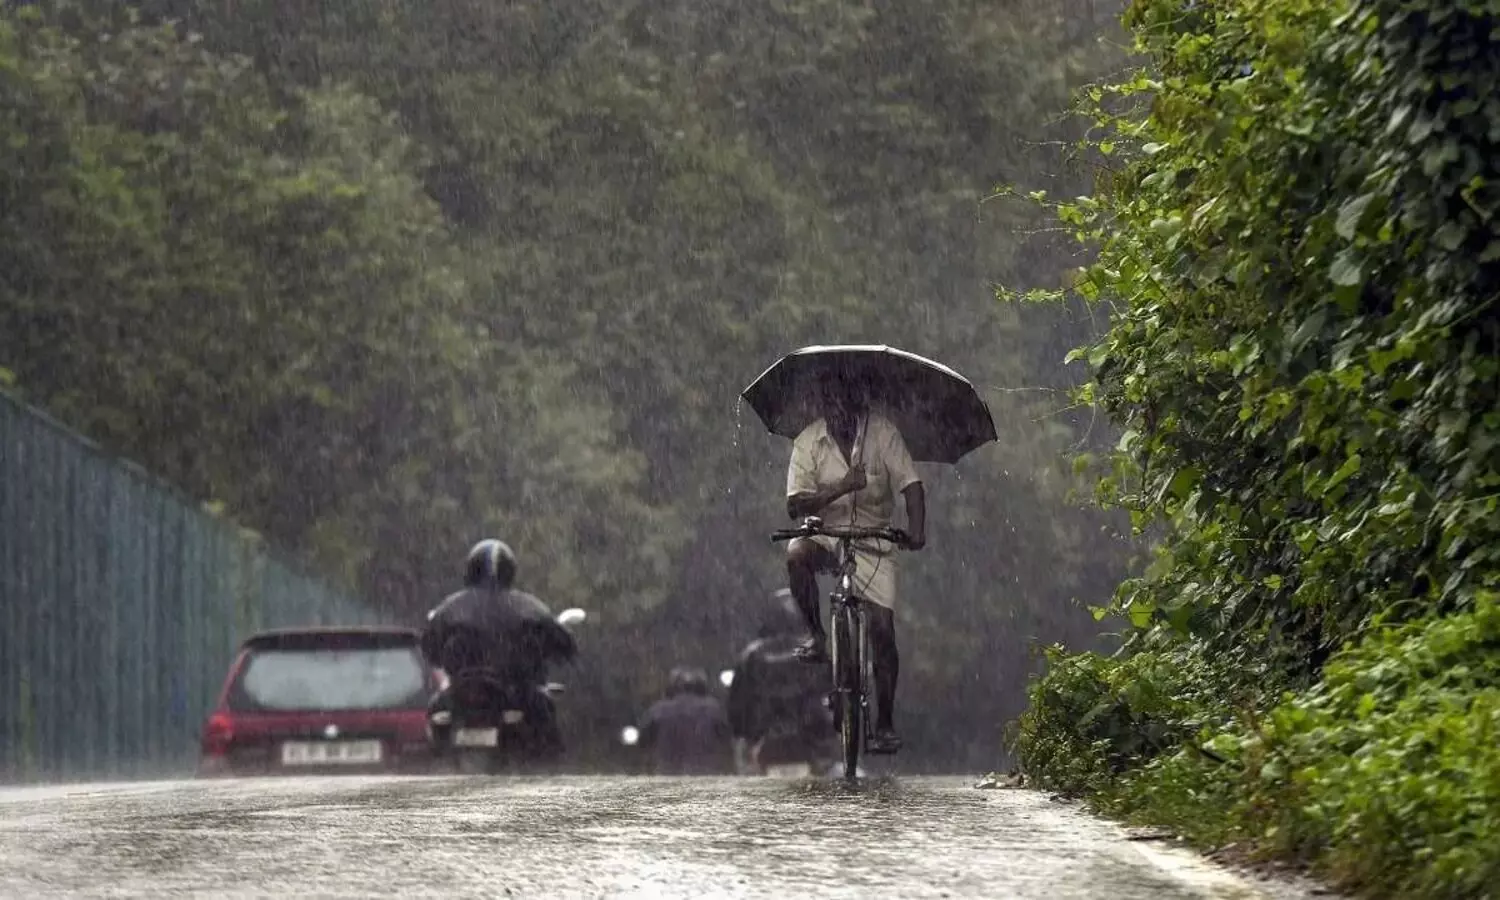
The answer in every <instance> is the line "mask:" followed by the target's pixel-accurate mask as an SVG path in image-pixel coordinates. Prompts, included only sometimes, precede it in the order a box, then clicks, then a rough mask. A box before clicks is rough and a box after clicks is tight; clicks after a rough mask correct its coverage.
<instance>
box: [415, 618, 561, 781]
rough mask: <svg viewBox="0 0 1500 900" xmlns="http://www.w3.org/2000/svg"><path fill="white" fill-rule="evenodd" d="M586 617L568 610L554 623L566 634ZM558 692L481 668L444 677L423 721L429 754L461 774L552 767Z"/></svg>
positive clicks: (557, 749)
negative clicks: (521, 683)
mask: <svg viewBox="0 0 1500 900" xmlns="http://www.w3.org/2000/svg"><path fill="white" fill-rule="evenodd" d="M586 618H587V613H585V612H584V611H583V610H581V609H577V608H570V609H565V610H563V611H562V612H561V613H559V614H558V615H557V623H558V624H559V625H561V626H563V627H564V628H569V629H571V628H572V627H573V626H575V625H578V624H579V623H581V622H583V621H584V620H585V619H586ZM564 691H565V687H564V686H563V685H562V684H559V683H557V682H548V683H547V684H543V685H534V684H531V685H517V684H514V683H512V682H509V681H507V680H504V679H501V678H498V677H496V676H495V675H494V674H493V673H490V672H487V671H485V670H481V669H475V670H469V671H466V672H457V673H452V674H451V675H446V674H445V675H444V676H443V680H442V684H441V685H440V687H439V691H438V697H437V699H436V700H435V702H434V704H433V707H432V708H431V709H430V710H429V713H428V717H427V735H428V740H429V741H430V743H431V744H432V748H433V753H434V755H435V756H436V757H437V758H438V759H439V760H448V761H450V762H451V764H452V766H453V768H454V770H455V771H457V772H459V773H461V774H499V773H501V772H505V771H516V770H520V769H525V768H533V767H539V766H546V765H548V764H550V763H554V762H556V760H557V759H558V757H560V756H561V754H562V735H561V733H560V731H559V730H558V726H557V712H556V705H555V703H554V698H556V697H557V696H559V695H560V694H562V693H563V692H564Z"/></svg>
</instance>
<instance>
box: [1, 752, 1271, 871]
mask: <svg viewBox="0 0 1500 900" xmlns="http://www.w3.org/2000/svg"><path fill="white" fill-rule="evenodd" d="M173 893H178V894H184V893H190V894H195V895H203V894H212V895H214V896H267V895H288V894H297V895H301V896H309V895H312V896H324V897H329V896H360V897H363V896H372V895H377V894H381V895H388V896H389V895H393V894H399V895H402V896H414V895H424V894H426V895H438V894H442V895H448V896H452V895H454V894H467V895H476V896H479V895H482V896H507V895H509V896H569V897H595V896H607V897H619V896H641V897H647V896H650V897H685V896H691V897H701V896H705V895H712V896H723V897H772V896H777V897H781V896H789V895H796V894H802V895H805V896H825V897H836V896H843V897H872V896H880V897H888V896H900V897H920V896H927V897H960V896H964V897H970V896H982V897H1015V898H1033V897H1034V898H1043V897H1046V898H1067V897H1104V898H1109V900H1133V898H1153V900H1157V898H1162V900H1165V898H1179V897H1181V898H1187V897H1254V896H1260V894H1258V893H1256V892H1254V891H1251V890H1250V889H1249V887H1248V886H1247V885H1246V884H1245V883H1244V882H1240V881H1238V879H1234V878H1231V877H1230V876H1227V875H1224V874H1222V873H1220V872H1218V871H1217V870H1214V869H1210V868H1208V867H1206V866H1203V865H1199V864H1197V863H1195V862H1193V861H1192V860H1191V858H1190V857H1188V856H1186V854H1175V853H1170V852H1167V851H1163V850H1162V849H1160V848H1159V847H1158V848H1155V849H1152V848H1149V847H1146V846H1145V845H1143V844H1140V843H1135V842H1130V841H1126V840H1123V839H1122V837H1121V832H1120V830H1119V829H1118V828H1116V827H1115V826H1113V825H1111V824H1109V823H1105V822H1100V821H1098V820H1095V819H1092V818H1089V817H1088V816H1086V815H1084V814H1082V813H1080V812H1078V811H1077V810H1075V809H1073V808H1071V807H1068V806H1064V805H1061V804H1057V803H1053V802H1051V801H1049V800H1048V799H1047V798H1046V797H1045V796H1043V795H1041V794H1037V793H1033V792H1030V791H1007V790H1000V791H978V790H974V789H973V788H972V787H971V786H970V782H968V781H964V780H958V779H916V778H913V779H902V780H900V781H885V782H874V783H871V784H867V785H863V786H860V787H845V786H843V785H842V784H839V783H836V782H798V781H774V780H769V779H723V780H702V779H699V780H694V779H682V780H672V779H623V778H558V779H531V780H527V779H515V780H506V779H485V778H472V779H464V778H406V779H400V778H317V779H296V780H293V779H274V780H272V779H267V780H243V781H226V782H187V783H183V782H178V783H156V784H136V785H99V786H69V787H53V788H25V789H13V790H5V791H0V894H4V895H5V896H24V897H37V896H49V895H51V896H57V895H62V894H67V895H74V896H76V895H78V894H91V895H101V894H108V895H110V896H122V895H127V896H153V897H155V896H163V895H169V894H173Z"/></svg>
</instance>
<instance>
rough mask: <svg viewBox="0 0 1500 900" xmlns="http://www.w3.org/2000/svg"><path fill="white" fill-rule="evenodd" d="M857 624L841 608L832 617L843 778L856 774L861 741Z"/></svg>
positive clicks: (856, 775) (861, 722)
mask: <svg viewBox="0 0 1500 900" xmlns="http://www.w3.org/2000/svg"><path fill="white" fill-rule="evenodd" d="M858 629H859V624H858V623H857V622H856V621H855V619H854V614H853V612H851V611H850V610H848V609H845V608H842V607H840V608H839V609H837V610H836V611H835V612H834V618H833V688H834V696H835V697H837V698H838V711H839V744H840V748H841V749H842V750H843V757H844V778H845V779H847V780H849V781H853V780H854V779H855V778H856V777H858V775H859V751H860V749H861V746H862V744H863V743H864V741H863V739H864V734H865V732H864V721H863V719H864V706H863V704H862V703H861V702H860V701H861V699H862V698H861V697H860V677H859V672H860V665H861V663H862V662H863V661H862V660H861V659H860V658H859V642H858V641H856V640H855V636H856V635H858V633H859V630H858Z"/></svg>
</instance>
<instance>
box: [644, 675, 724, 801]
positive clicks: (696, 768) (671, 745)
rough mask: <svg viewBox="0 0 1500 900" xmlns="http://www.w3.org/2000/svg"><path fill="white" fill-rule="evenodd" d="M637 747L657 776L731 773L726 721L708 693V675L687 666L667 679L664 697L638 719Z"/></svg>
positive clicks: (715, 699) (722, 709) (719, 707)
mask: <svg viewBox="0 0 1500 900" xmlns="http://www.w3.org/2000/svg"><path fill="white" fill-rule="evenodd" d="M640 744H641V747H642V748H643V749H645V750H647V751H648V752H649V753H651V755H652V758H653V768H654V771H655V772H656V774H658V775H726V774H729V773H730V772H732V763H733V756H732V753H731V746H730V734H729V720H728V719H727V718H726V717H725V715H724V706H723V704H721V703H720V702H719V700H718V698H717V697H714V696H712V695H710V694H709V692H708V675H707V673H705V672H704V671H703V670H702V669H698V668H692V667H688V666H678V667H676V668H674V669H673V670H672V672H671V674H670V675H669V676H668V686H667V695H666V696H665V697H663V698H662V699H660V700H658V701H656V703H654V704H652V705H651V708H650V709H648V710H646V715H645V716H644V718H643V719H642V720H641V727H640Z"/></svg>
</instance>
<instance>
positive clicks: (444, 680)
mask: <svg viewBox="0 0 1500 900" xmlns="http://www.w3.org/2000/svg"><path fill="white" fill-rule="evenodd" d="M448 684H449V680H448V673H447V672H444V671H443V670H442V669H433V670H432V686H433V687H434V688H436V689H438V690H440V691H446V690H447V689H448Z"/></svg>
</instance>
